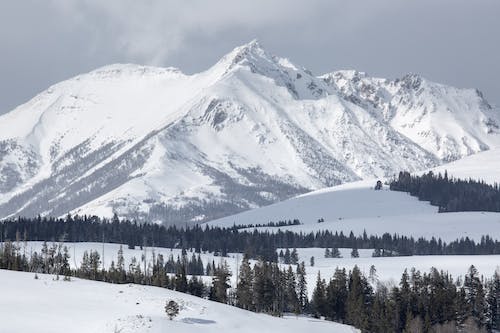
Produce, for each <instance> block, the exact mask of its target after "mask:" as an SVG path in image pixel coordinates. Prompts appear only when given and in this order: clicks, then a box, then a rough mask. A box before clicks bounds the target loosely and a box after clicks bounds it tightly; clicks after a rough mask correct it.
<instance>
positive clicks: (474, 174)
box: [432, 148, 500, 184]
mask: <svg viewBox="0 0 500 333" xmlns="http://www.w3.org/2000/svg"><path fill="white" fill-rule="evenodd" d="M445 170H446V171H448V175H450V176H452V177H456V178H462V179H468V178H472V179H477V180H484V181H485V182H486V183H488V184H494V183H500V148H493V149H491V150H487V151H484V152H481V153H477V154H474V155H470V156H467V157H464V158H462V159H459V160H457V161H455V162H451V163H448V164H444V165H441V166H439V167H437V168H434V169H432V171H434V172H441V173H444V171H445Z"/></svg>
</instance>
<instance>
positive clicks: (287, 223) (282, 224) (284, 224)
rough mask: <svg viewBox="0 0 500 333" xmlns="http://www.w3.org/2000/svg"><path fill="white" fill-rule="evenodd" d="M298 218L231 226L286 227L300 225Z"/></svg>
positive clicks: (247, 227) (238, 227)
mask: <svg viewBox="0 0 500 333" xmlns="http://www.w3.org/2000/svg"><path fill="white" fill-rule="evenodd" d="M301 224H302V223H300V220H298V219H293V220H288V221H278V222H272V221H271V222H269V223H264V224H262V223H257V224H241V225H236V224H235V225H234V226H233V228H236V229H249V228H262V227H272V228H279V227H288V226H292V225H301Z"/></svg>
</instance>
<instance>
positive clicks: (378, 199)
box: [208, 181, 500, 242]
mask: <svg viewBox="0 0 500 333" xmlns="http://www.w3.org/2000/svg"><path fill="white" fill-rule="evenodd" d="M374 184H375V181H371V182H370V181H362V182H356V183H350V184H345V185H340V186H336V187H332V188H328V189H323V190H319V191H315V192H311V193H308V194H305V195H301V196H298V197H296V198H293V199H290V200H286V201H282V202H279V203H277V204H274V205H270V206H266V207H262V208H258V209H254V210H250V211H246V212H243V213H241V214H237V215H233V216H229V217H225V218H221V219H218V220H215V221H212V222H208V224H209V225H214V226H226V227H230V226H233V225H234V224H236V225H248V224H254V225H255V224H266V223H268V222H270V221H274V222H277V221H280V220H293V219H296V218H297V219H299V220H300V222H301V223H302V225H298V226H287V227H281V228H279V229H281V230H290V231H296V232H311V231H318V230H332V231H339V232H340V231H342V232H344V234H349V233H350V232H351V231H353V232H354V234H355V235H361V234H362V233H363V231H364V230H366V232H367V233H368V234H369V235H382V234H384V233H386V232H389V233H391V234H394V233H397V234H399V235H405V236H413V237H415V238H418V237H425V238H427V239H430V238H431V237H436V238H441V239H442V240H443V241H447V242H449V241H453V240H456V239H457V238H461V237H469V238H472V239H475V240H479V239H480V238H481V236H483V235H490V236H491V237H492V238H494V239H500V214H499V213H487V212H460V213H445V214H440V213H438V212H437V207H434V206H431V205H430V204H429V203H428V202H424V201H419V200H418V199H417V198H415V197H412V196H410V195H409V194H407V193H404V192H395V191H389V190H387V189H385V190H382V191H374V190H373V185H374ZM320 218H323V219H324V220H325V222H323V223H318V219H320ZM259 229H260V230H269V231H276V230H278V228H271V227H268V228H259Z"/></svg>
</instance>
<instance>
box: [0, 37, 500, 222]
mask: <svg viewBox="0 0 500 333" xmlns="http://www.w3.org/2000/svg"><path fill="white" fill-rule="evenodd" d="M498 124H500V115H499V113H498V110H496V109H494V108H492V107H491V106H490V105H489V104H488V103H487V101H486V100H485V99H484V97H483V96H482V95H481V94H480V93H479V92H478V91H476V90H473V89H458V88H453V87H448V86H444V85H439V84H435V83H432V82H430V81H427V80H425V79H423V78H421V77H420V76H418V75H415V74H412V75H407V76H405V77H403V78H401V79H396V80H387V79H379V78H371V77H369V76H368V75H367V74H365V73H361V72H356V71H337V72H332V73H328V74H324V75H321V76H314V75H313V74H312V73H311V72H310V71H308V70H306V69H304V68H300V67H298V66H295V65H294V64H292V63H291V62H290V61H289V60H287V59H285V58H279V57H277V56H274V55H271V54H270V53H268V52H267V51H265V50H264V49H263V48H262V47H261V46H260V45H259V43H258V42H257V41H252V42H250V43H248V44H245V45H243V46H240V47H237V48H235V49H234V50H233V51H231V52H230V53H228V54H227V55H226V56H224V57H222V58H221V60H220V61H218V62H217V63H216V64H215V65H214V66H212V67H210V68H209V69H207V70H206V71H203V72H201V73H197V74H192V75H186V74H183V73H182V72H181V71H180V70H179V69H176V68H172V67H168V68H156V67H149V66H140V65H133V64H124V65H117V64H115V65H109V66H104V67H101V68H98V69H96V70H94V71H91V72H90V73H87V74H82V75H78V76H76V77H74V78H72V79H69V80H67V81H63V82H61V83H58V84H56V85H53V86H51V87H50V88H49V89H47V90H46V91H45V92H43V93H41V94H39V95H37V96H36V97H34V98H33V99H32V100H30V101H29V102H27V103H25V104H23V105H21V106H19V107H18V108H16V109H14V110H13V111H11V112H9V113H8V114H5V115H2V116H0V171H1V175H2V176H1V177H0V217H9V216H16V215H28V216H32V215H38V214H42V215H56V216H58V215H64V214H66V213H68V212H73V213H79V214H90V215H94V214H95V215H102V216H112V215H113V214H114V213H117V214H118V215H120V216H122V217H129V218H135V219H138V220H152V221H157V222H162V221H168V222H172V223H181V222H185V221H191V222H193V223H194V222H200V221H201V222H202V221H206V220H210V219H214V218H217V217H222V216H225V215H230V214H233V213H237V212H239V211H242V210H246V209H250V208H255V207H259V206H263V205H267V204H270V203H273V202H276V201H280V200H283V199H286V198H289V197H292V196H294V195H297V194H301V193H305V192H307V191H310V190H315V189H319V188H323V187H326V186H333V185H338V184H341V183H345V182H350V181H355V180H360V179H366V178H373V177H383V176H388V175H391V174H393V173H396V172H398V171H399V170H403V169H404V170H409V171H418V170H423V169H428V168H431V167H435V166H438V165H440V164H442V163H444V162H448V161H452V160H456V159H459V158H461V157H464V156H468V155H471V154H473V153H476V152H479V151H484V150H487V149H490V148H494V147H496V146H499V144H500V134H499V131H498V127H499V126H498Z"/></svg>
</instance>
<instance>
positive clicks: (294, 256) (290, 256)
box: [278, 248, 299, 265]
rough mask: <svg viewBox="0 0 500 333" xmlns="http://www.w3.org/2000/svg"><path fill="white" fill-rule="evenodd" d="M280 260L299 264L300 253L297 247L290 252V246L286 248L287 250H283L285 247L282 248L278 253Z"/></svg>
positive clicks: (284, 262)
mask: <svg viewBox="0 0 500 333" xmlns="http://www.w3.org/2000/svg"><path fill="white" fill-rule="evenodd" d="M278 258H279V262H280V263H282V264H285V265H297V263H298V262H299V254H298V253H297V249H293V250H292V251H291V252H290V249H289V248H286V249H285V252H283V249H281V250H280V252H279V254H278Z"/></svg>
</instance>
